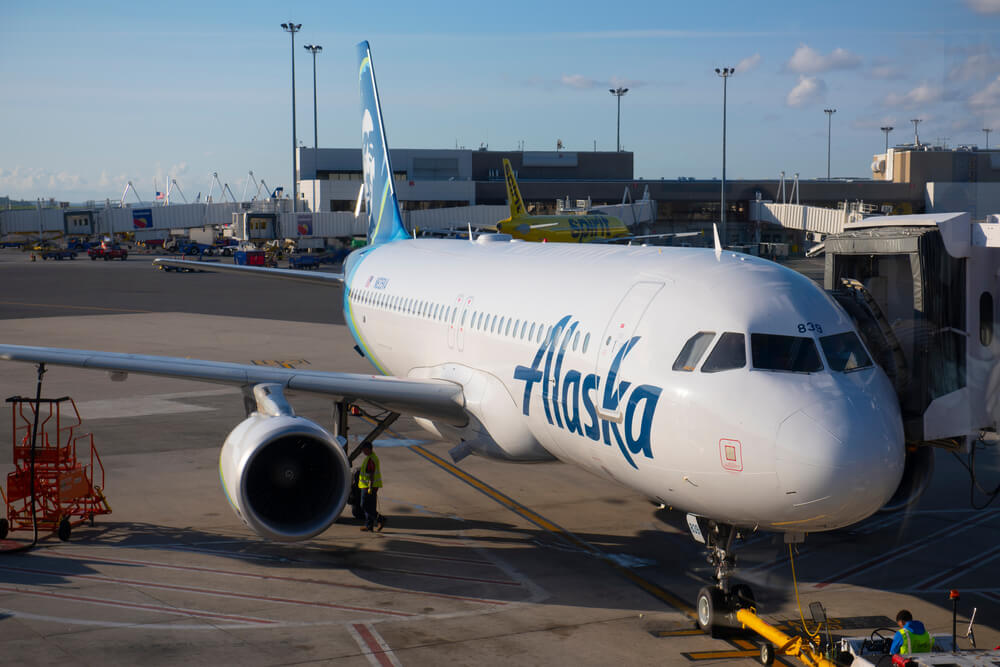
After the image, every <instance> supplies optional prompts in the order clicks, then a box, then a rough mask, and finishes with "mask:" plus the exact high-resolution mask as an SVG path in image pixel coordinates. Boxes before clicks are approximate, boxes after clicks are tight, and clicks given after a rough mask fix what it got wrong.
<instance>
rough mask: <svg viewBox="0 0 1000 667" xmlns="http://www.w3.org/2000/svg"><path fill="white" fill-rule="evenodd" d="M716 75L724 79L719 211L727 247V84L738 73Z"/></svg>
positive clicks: (725, 69) (726, 69) (726, 71)
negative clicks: (720, 205)
mask: <svg viewBox="0 0 1000 667" xmlns="http://www.w3.org/2000/svg"><path fill="white" fill-rule="evenodd" d="M715 73H716V74H717V75H719V76H721V77H722V208H721V210H720V211H719V226H720V227H722V229H721V230H720V231H721V233H722V245H723V247H725V245H726V243H727V242H728V239H729V237H728V236H727V235H726V84H728V83H729V77H731V76H732V75H733V74H735V73H736V68H735V67H723V68H722V69H719V68H718V67H716V68H715Z"/></svg>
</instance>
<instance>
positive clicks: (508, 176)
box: [503, 158, 528, 220]
mask: <svg viewBox="0 0 1000 667" xmlns="http://www.w3.org/2000/svg"><path fill="white" fill-rule="evenodd" d="M503 176H504V180H505V181H506V182H507V203H508V204H510V219H511V220H513V219H514V218H520V217H522V216H525V215H527V214H528V212H527V211H526V210H525V209H524V200H523V199H521V191H520V190H519V189H518V187H517V179H515V178H514V170H513V169H512V168H511V166H510V160H508V159H507V158H504V159H503Z"/></svg>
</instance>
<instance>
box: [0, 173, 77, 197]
mask: <svg viewBox="0 0 1000 667" xmlns="http://www.w3.org/2000/svg"><path fill="white" fill-rule="evenodd" d="M86 185H87V179H86V178H85V177H83V176H81V175H80V174H77V173H73V172H70V171H65V170H64V171H49V170H48V169H42V168H40V167H21V166H17V167H14V168H13V169H0V192H10V193H11V194H15V193H17V194H15V196H29V197H31V196H39V193H44V192H51V191H53V190H78V189H80V188H82V187H85V186H86Z"/></svg>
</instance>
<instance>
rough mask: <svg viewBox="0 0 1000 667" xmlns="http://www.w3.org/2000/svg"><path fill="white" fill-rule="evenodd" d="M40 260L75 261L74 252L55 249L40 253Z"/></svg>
mask: <svg viewBox="0 0 1000 667" xmlns="http://www.w3.org/2000/svg"><path fill="white" fill-rule="evenodd" d="M42 259H76V251H75V250H69V249H62V248H57V249H55V250H47V251H45V252H43V253H42Z"/></svg>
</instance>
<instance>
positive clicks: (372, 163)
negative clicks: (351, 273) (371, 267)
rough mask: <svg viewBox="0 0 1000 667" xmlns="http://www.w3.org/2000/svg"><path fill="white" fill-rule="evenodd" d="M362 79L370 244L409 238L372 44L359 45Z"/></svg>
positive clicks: (365, 178)
mask: <svg viewBox="0 0 1000 667" xmlns="http://www.w3.org/2000/svg"><path fill="white" fill-rule="evenodd" d="M358 79H359V82H360V84H361V163H362V170H363V172H364V190H365V192H364V197H365V206H366V207H367V209H368V210H367V211H366V213H367V214H368V244H369V245H377V244H379V243H385V242H387V241H395V240H397V239H405V238H408V237H409V235H408V234H407V233H406V229H405V228H404V227H403V216H402V215H401V214H400V212H399V203H398V201H397V200H396V186H395V184H394V183H393V172H392V165H391V164H389V146H388V144H387V143H386V139H385V125H384V124H383V123H382V108H381V105H380V104H379V100H378V87H377V86H376V85H375V66H374V65H373V64H372V55H371V49H370V48H369V46H368V42H361V43H360V44H358Z"/></svg>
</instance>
